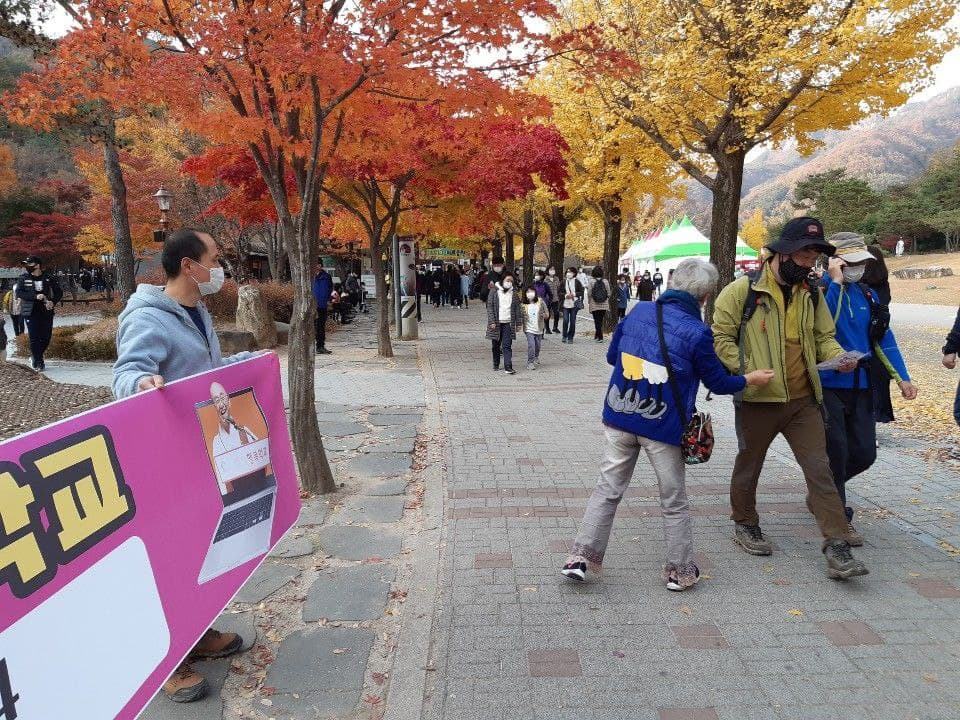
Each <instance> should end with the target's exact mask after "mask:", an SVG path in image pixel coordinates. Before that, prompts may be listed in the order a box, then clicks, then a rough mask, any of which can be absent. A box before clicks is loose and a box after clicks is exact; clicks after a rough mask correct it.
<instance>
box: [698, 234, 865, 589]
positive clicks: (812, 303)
mask: <svg viewBox="0 0 960 720" xmlns="http://www.w3.org/2000/svg"><path fill="white" fill-rule="evenodd" d="M768 250H769V251H770V257H769V258H768V259H767V260H766V262H765V263H764V264H763V266H762V267H761V269H760V271H759V273H758V274H757V275H748V276H747V277H744V278H741V279H740V280H737V281H736V282H733V283H731V284H730V285H727V287H725V288H724V289H723V291H721V293H720V295H719V296H718V297H717V301H716V305H715V308H714V315H713V334H714V336H715V346H716V350H717V355H718V356H719V358H720V360H721V361H722V362H723V364H724V365H726V366H727V369H728V370H730V372H734V373H736V372H743V371H744V370H748V369H750V368H755V367H758V366H760V365H763V366H772V367H773V368H775V369H776V370H777V373H778V374H777V376H776V377H775V378H774V379H773V381H772V382H771V383H770V384H769V385H767V386H765V387H762V388H753V387H751V388H748V389H747V390H746V391H745V392H744V393H743V395H742V399H738V400H737V402H736V405H737V407H736V413H735V418H736V427H737V438H738V441H739V452H738V454H737V458H736V461H735V463H734V466H733V475H732V477H731V479H730V504H731V506H732V508H733V512H732V519H733V521H734V522H735V523H736V527H735V533H734V540H735V542H736V543H737V544H739V545H740V546H741V547H742V548H743V550H744V551H745V552H748V553H750V554H752V555H770V554H771V553H772V552H773V546H772V545H771V544H770V542H769V541H768V540H767V539H766V538H765V537H764V536H763V532H762V531H761V529H760V516H759V515H758V514H757V481H758V479H759V478H760V471H761V470H762V469H763V461H764V459H765V458H766V455H767V449H768V448H769V447H770V444H771V443H772V442H773V440H774V438H775V437H776V436H777V435H779V434H782V435H783V436H784V438H786V440H787V443H788V444H789V445H790V449H791V450H792V451H793V455H794V457H795V458H796V460H797V462H798V463H799V464H800V467H801V468H802V469H803V475H804V478H805V480H806V482H807V491H808V496H807V498H808V507H809V508H810V510H811V512H812V513H813V514H814V516H815V517H816V519H817V524H818V525H819V527H820V532H821V533H822V534H823V538H824V539H823V544H822V546H821V549H822V551H823V553H824V555H825V557H826V560H827V575H828V576H829V577H831V578H837V579H845V578H850V577H854V576H857V575H866V574H867V572H868V571H867V568H866V566H865V565H864V564H863V563H862V562H860V561H858V560H856V559H855V558H854V557H853V554H852V553H851V552H850V544H849V542H848V541H847V535H848V533H849V523H848V522H847V516H846V514H845V513H844V510H843V504H842V503H841V502H840V495H839V494H838V493H837V488H836V486H835V485H834V482H833V473H832V472H831V470H830V462H829V459H828V458H827V448H826V436H825V434H824V432H825V431H824V422H823V390H822V388H821V385H820V375H819V373H818V372H817V364H818V363H821V362H824V361H826V360H836V361H837V363H838V369H839V370H840V371H841V372H851V371H853V370H854V368H855V367H856V365H857V364H856V361H852V360H849V359H848V358H844V355H845V353H844V350H843V348H842V347H840V345H839V344H838V343H837V341H836V338H835V337H834V324H833V318H832V317H831V315H830V309H829V308H828V307H827V303H826V302H824V301H823V297H822V295H821V293H820V290H819V288H817V287H813V288H811V287H810V285H809V283H808V277H809V274H810V271H811V268H812V267H813V264H814V262H815V261H816V259H817V257H818V256H819V255H820V253H826V254H827V255H833V254H834V247H833V246H832V245H831V244H830V243H828V242H827V241H826V240H825V239H824V237H823V225H822V224H821V223H820V221H819V220H817V219H815V218H810V217H802V218H794V219H793V220H791V221H790V222H788V223H787V224H786V225H785V226H784V228H783V230H782V231H781V232H780V237H779V239H778V240H776V241H775V242H773V243H770V245H769V246H768Z"/></svg>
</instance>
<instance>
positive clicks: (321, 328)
mask: <svg viewBox="0 0 960 720" xmlns="http://www.w3.org/2000/svg"><path fill="white" fill-rule="evenodd" d="M331 293H333V278H332V277H330V273H328V272H327V271H326V270H325V269H324V267H323V265H320V269H319V270H318V271H317V274H316V276H315V277H314V278H313V299H314V300H316V302H317V320H316V324H317V352H318V353H320V354H321V355H329V354H330V351H329V350H327V305H328V304H329V303H330V295H331Z"/></svg>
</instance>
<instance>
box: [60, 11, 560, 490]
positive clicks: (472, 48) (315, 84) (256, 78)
mask: <svg viewBox="0 0 960 720" xmlns="http://www.w3.org/2000/svg"><path fill="white" fill-rule="evenodd" d="M78 6H79V7H80V8H81V15H82V17H84V18H86V20H85V21H84V23H83V24H82V26H81V27H80V28H79V29H78V30H77V31H75V33H74V34H75V36H76V38H77V42H73V43H71V45H72V46H73V47H74V48H75V49H76V51H77V52H78V53H81V56H82V57H85V58H88V59H89V62H91V63H99V64H101V65H103V66H104V67H107V68H108V69H109V70H110V84H111V86H112V91H113V94H114V95H116V97H117V98H119V99H121V101H125V100H126V99H128V98H129V97H131V96H132V97H135V98H137V99H138V100H139V101H140V102H145V103H148V104H151V103H152V104H163V105H166V106H167V108H168V109H169V112H170V113H171V116H173V117H174V118H175V120H176V121H177V122H178V123H180V124H181V125H183V127H185V128H187V129H189V130H190V131H192V132H195V133H197V134H199V135H201V136H202V137H204V138H206V139H207V140H208V141H209V142H211V143H212V144H215V145H241V146H245V147H246V148H247V149H248V150H249V151H250V153H251V155H252V156H253V159H254V162H255V164H256V167H257V170H258V171H259V173H260V175H261V177H262V178H263V181H264V183H265V184H266V186H267V189H268V192H269V193H270V198H271V200H272V201H273V204H274V207H275V209H276V213H277V224H278V227H279V228H280V232H281V235H282V237H283V240H284V244H285V247H286V250H287V254H288V257H289V260H290V270H291V276H292V278H293V281H294V313H293V318H292V322H291V332H290V376H289V392H290V403H291V435H292V439H293V444H294V448H295V450H296V453H297V460H298V464H299V470H300V475H301V479H302V482H303V483H304V485H305V486H306V487H307V488H308V489H313V490H324V491H327V490H332V489H334V487H335V484H334V482H333V476H332V474H331V472H330V468H329V465H328V463H327V460H326V456H325V454H324V452H323V445H322V439H321V437H320V432H319V426H318V423H317V417H316V412H315V405H314V400H315V396H314V377H313V371H314V366H315V361H314V355H313V349H314V322H313V321H314V317H315V313H316V308H315V306H314V301H313V296H312V292H311V280H312V275H313V269H314V267H315V264H316V259H317V238H318V234H319V226H320V217H321V213H320V209H321V208H320V203H321V200H320V190H321V187H322V186H323V182H324V179H325V176H326V173H327V170H328V168H329V165H330V162H331V161H332V160H333V159H334V158H335V155H336V149H337V146H338V144H339V142H340V139H341V137H342V136H343V133H344V131H345V130H346V129H347V127H346V122H347V113H348V110H349V106H350V103H351V102H353V101H354V100H356V98H357V97H358V96H360V97H363V96H369V95H376V96H382V97H397V96H403V95H404V94H406V91H407V90H408V89H409V88H416V87H427V88H433V87H435V86H437V85H444V84H447V85H452V84H455V83H457V82H458V81H459V78H460V77H462V75H463V71H464V70H465V69H466V68H468V66H469V65H470V63H471V61H473V60H475V58H476V57H477V54H478V52H479V51H488V52H493V53H494V54H496V53H497V52H498V51H501V54H502V55H511V56H516V55H517V54H518V53H520V52H523V51H524V50H525V49H534V48H535V46H537V45H538V44H539V43H540V42H541V41H542V40H543V37H542V36H540V35H539V34H537V33H533V32H531V31H530V30H529V29H528V23H529V21H530V19H531V18H534V17H538V16H539V17H543V16H548V15H552V13H553V6H552V4H551V3H550V2H548V0H485V2H482V3H477V2H464V1H463V0H411V1H409V2H404V3H390V4H387V3H384V2H382V0H355V1H354V2H351V3H346V2H344V0H331V1H330V2H322V3H321V2H314V3H308V2H305V1H304V0H300V2H295V3H276V2H271V1H270V0H247V2H243V3H237V2H234V1H233V0H208V2H204V3H189V2H174V1H170V0H164V1H163V2H162V3H157V2H155V1H154V0H81V1H80V2H79V3H78ZM103 36H106V37H103ZM521 66H522V64H521ZM501 72H502V73H503V74H504V75H509V70H503V71H501ZM288 172H292V174H293V177H294V180H295V183H296V200H297V201H298V202H297V204H296V205H294V204H293V203H291V202H290V197H289V194H288V192H287V185H286V179H287V176H288Z"/></svg>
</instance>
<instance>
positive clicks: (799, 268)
mask: <svg viewBox="0 0 960 720" xmlns="http://www.w3.org/2000/svg"><path fill="white" fill-rule="evenodd" d="M809 274H810V268H807V267H804V266H803V265H798V264H797V263H795V262H794V261H793V258H791V257H788V256H786V255H784V256H783V257H782V259H781V260H780V278H781V279H782V280H783V281H784V282H785V283H787V284H788V285H796V284H797V283H801V282H803V281H804V280H806V279H807V275H809Z"/></svg>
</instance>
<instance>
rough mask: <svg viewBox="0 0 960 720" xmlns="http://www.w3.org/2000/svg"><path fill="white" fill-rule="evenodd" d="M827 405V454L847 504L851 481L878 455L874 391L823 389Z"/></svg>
mask: <svg viewBox="0 0 960 720" xmlns="http://www.w3.org/2000/svg"><path fill="white" fill-rule="evenodd" d="M823 405H824V407H825V408H826V410H827V455H828V456H829V458H830V469H831V470H832V471H833V482H834V483H835V484H836V486H837V492H838V493H839V494H840V500H841V502H842V503H843V507H844V508H845V509H846V512H847V519H848V520H851V519H853V509H852V508H850V507H848V506H847V491H846V484H847V481H849V480H851V479H852V478H854V477H856V476H857V475H859V474H860V473H862V472H863V471H864V470H866V469H867V468H869V467H870V466H871V465H873V463H874V462H876V459H877V425H876V422H875V421H874V419H873V393H872V392H871V391H870V389H869V388H867V389H865V390H852V389H851V390H833V389H830V388H824V389H823Z"/></svg>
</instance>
